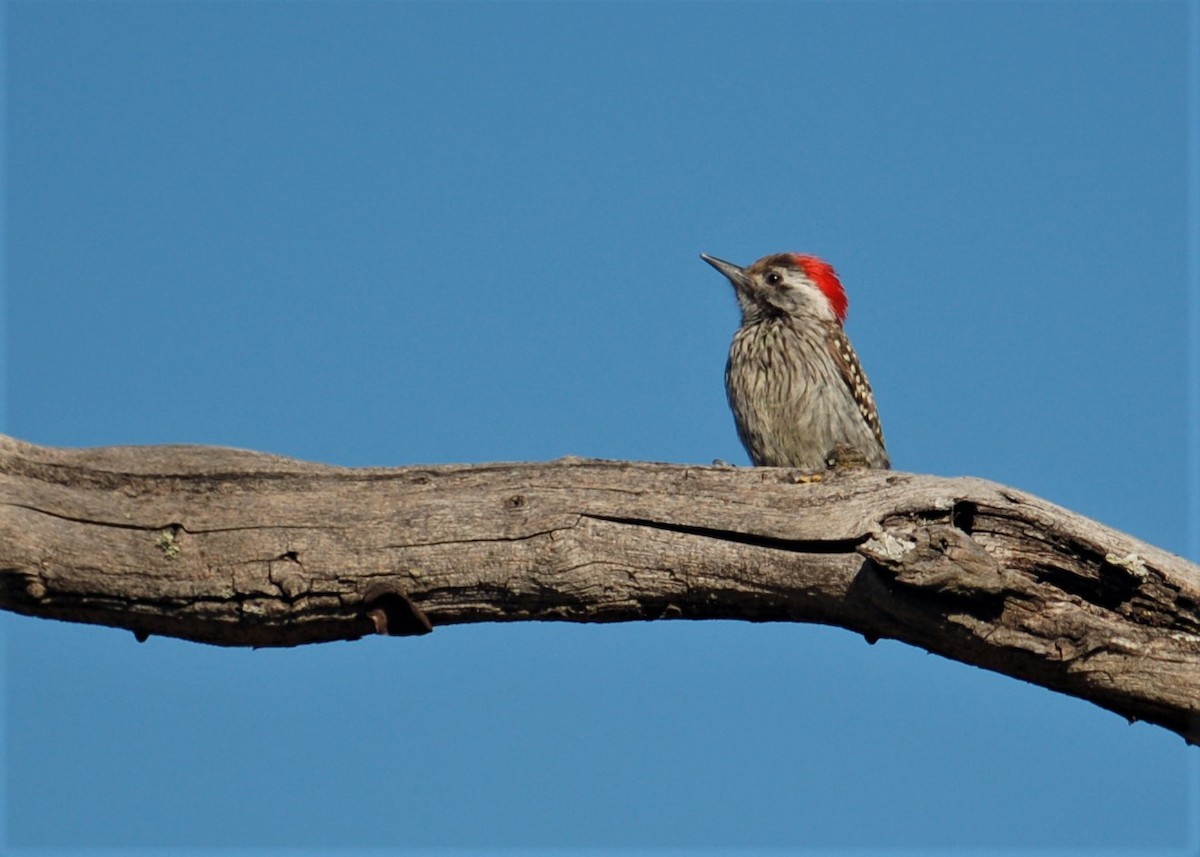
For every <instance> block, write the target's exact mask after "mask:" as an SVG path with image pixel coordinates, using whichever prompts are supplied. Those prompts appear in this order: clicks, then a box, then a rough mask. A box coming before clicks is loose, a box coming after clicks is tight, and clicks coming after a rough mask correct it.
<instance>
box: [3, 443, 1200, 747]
mask: <svg viewBox="0 0 1200 857" xmlns="http://www.w3.org/2000/svg"><path fill="white" fill-rule="evenodd" d="M0 607H2V608H4V609H6V610H10V611H13V612H16V613H23V614H26V615H30V616H41V617H46V618H55V619H64V620H68V621H74V622H91V623H96V624H101V625H111V626H114V627H120V628H128V629H130V630H132V631H133V632H134V633H135V634H137V635H138V636H139V638H144V637H145V636H146V635H149V634H162V635H166V636H172V637H181V638H183V639H187V640H196V641H200V642H206V643H215V644H218V645H230V646H291V645H297V644H300V643H317V642H324V641H327V640H346V639H357V638H359V637H361V636H363V635H365V634H372V633H390V634H397V635H403V634H414V633H425V632H427V631H429V630H430V629H431V628H432V627H436V626H441V625H452V624H456V623H462V622H493V621H518V620H531V619H537V620H546V619H551V620H563V621H572V622H616V621H631V620H647V619H662V618H686V619H718V618H720V619H744V620H748V621H754V622H765V621H789V622H819V623H824V624H829V625H838V626H841V627H843V628H848V629H850V630H853V631H857V632H858V633H861V634H864V635H865V636H866V637H867V638H868V639H870V640H875V639H877V638H881V637H889V638H894V639H897V640H902V641H904V642H907V643H911V644H912V645H915V646H920V647H923V648H925V649H928V650H929V651H932V652H936V653H938V654H941V655H945V656H946V657H950V658H954V659H955V660H959V661H963V662H965V663H969V664H975V665H977V666H981V667H985V668H987V669H991V670H995V671H997V672H1001V673H1005V674H1007V675H1011V676H1014V677H1017V678H1021V679H1025V680H1027V681H1030V682H1034V683H1036V684H1040V685H1043V686H1045V687H1048V688H1052V689H1054V690H1058V691H1061V692H1063V693H1068V694H1072V695H1074V696H1078V697H1081V698H1084V699H1088V700H1091V701H1092V702H1094V703H1096V704H1097V705H1101V706H1103V707H1105V708H1108V709H1110V710H1112V711H1115V712H1117V713H1119V714H1121V715H1124V716H1126V717H1128V718H1130V719H1135V718H1136V719H1142V720H1148V721H1151V722H1153V723H1157V724H1160V725H1162V726H1164V727H1166V728H1168V729H1171V730H1173V731H1175V732H1178V733H1179V734H1180V735H1182V736H1183V737H1184V738H1186V739H1187V740H1188V741H1189V742H1191V743H1197V742H1200V567H1197V566H1196V565H1194V564H1191V563H1189V562H1187V561H1185V560H1183V559H1181V558H1180V557H1178V556H1175V555H1173V554H1169V553H1167V552H1165V551H1162V550H1159V549H1158V548H1155V547H1152V546H1150V545H1147V544H1144V543H1142V542H1139V541H1137V540H1136V539H1133V538H1131V537H1130V536H1127V535H1124V534H1122V533H1119V532H1116V531H1115V530H1112V529H1109V528H1107V527H1105V526H1103V525H1101V524H1098V523H1096V522H1094V521H1090V520H1088V519H1086V518H1083V517H1081V516H1079V515H1076V514H1073V513H1071V512H1069V511H1067V510H1065V509H1062V508H1059V507H1057V506H1054V505H1052V504H1050V503H1047V502H1045V501H1043V500H1040V499H1038V498H1036V497H1033V496H1031V495H1028V494H1024V493H1022V492H1020V491H1015V490H1012V489H1010V488H1005V487H1003V486H1001V485H997V484H994V483H990V482H985V481H983V480H979V479H969V478H964V479H944V478H939V477H933V476H921V475H915V474H909V473H897V472H894V471H854V472H846V473H832V474H828V475H826V476H825V478H824V479H823V480H822V481H817V482H811V481H806V480H805V478H804V477H803V476H802V475H800V474H797V473H796V472H794V471H791V470H787V469H781V468H742V469H735V468H713V467H693V466H684V465H670V464H649V463H640V462H623V461H595V460H583V459H569V460H560V461H554V462H550V463H546V464H482V465H471V466H447V467H405V468H398V469H382V468H355V469H350V468H338V467H330V466H325V465H319V464H309V463H304V462H299V461H293V460H289V459H285V458H280V457H277V456H272V455H265V454H259V453H252V452H245V451H241V450H232V449H222V448H215V447H196V446H158V447H111V448H98V449H53V448H45V447H38V446H34V445H31V444H27V443H23V442H21V441H17V440H13V439H11V438H6V437H3V436H0Z"/></svg>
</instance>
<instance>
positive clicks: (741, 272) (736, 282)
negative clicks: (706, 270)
mask: <svg viewBox="0 0 1200 857" xmlns="http://www.w3.org/2000/svg"><path fill="white" fill-rule="evenodd" d="M700 258H701V259H703V260H704V261H705V262H708V264H710V265H712V266H713V267H714V268H716V269H717V270H718V271H720V272H721V273H722V274H724V275H725V277H726V278H727V279H728V280H729V282H731V283H733V287H734V288H735V289H737V290H738V291H739V292H742V293H744V294H749V292H750V279H749V278H748V277H747V276H746V271H745V269H744V268H739V267H738V266H737V265H735V264H733V263H732V262H726V261H725V260H724V259H718V258H717V257H716V256H709V255H708V254H707V253H701V254H700Z"/></svg>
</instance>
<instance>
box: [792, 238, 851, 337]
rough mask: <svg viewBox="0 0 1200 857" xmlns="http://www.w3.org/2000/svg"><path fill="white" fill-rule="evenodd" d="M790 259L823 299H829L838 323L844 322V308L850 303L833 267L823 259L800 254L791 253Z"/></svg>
mask: <svg viewBox="0 0 1200 857" xmlns="http://www.w3.org/2000/svg"><path fill="white" fill-rule="evenodd" d="M792 259H793V261H795V263H796V267H797V268H799V269H800V270H801V271H803V272H804V274H805V276H807V277H808V278H809V279H810V280H812V281H813V283H814V284H816V287H817V288H818V289H820V290H821V291H822V292H823V293H824V294H825V297H826V298H828V299H829V306H830V308H831V309H832V310H833V314H834V315H836V316H837V320H838V323H839V324H840V323H841V322H844V321H845V320H846V308H847V307H848V306H849V304H850V302H849V301H848V300H847V299H846V290H845V289H844V288H842V281H841V280H839V279H838V275H837V272H836V271H834V270H833V265H830V264H829V263H828V262H826V261H825V260H824V259H818V258H817V257H816V256H805V255H804V254H802V253H793V254H792Z"/></svg>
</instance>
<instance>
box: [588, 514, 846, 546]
mask: <svg viewBox="0 0 1200 857" xmlns="http://www.w3.org/2000/svg"><path fill="white" fill-rule="evenodd" d="M581 517H584V518H591V519H592V520H595V521H607V522H609V523H610V524H625V525H628V526H633V527H649V528H650V529H653V530H665V531H666V532H670V533H682V534H684V535H688V536H700V537H701V538H706V539H718V540H720V541H724V542H732V543H734V544H742V545H750V546H752V547H760V548H770V549H771V550H782V551H789V552H791V553H809V554H852V553H854V552H855V551H856V550H857V549H858V546H859V545H861V544H862V543H863V542H865V541H866V540H867V539H868V538H869V536H858V537H855V538H849V539H784V538H779V537H777V536H762V535H756V534H754V533H741V532H737V531H735V530H722V529H719V528H716V527H700V526H695V525H693V524H676V523H672V522H670V521H655V520H652V519H650V518H631V517H625V516H621V515H601V514H596V513H594V512H584V513H583V514H582V515H581Z"/></svg>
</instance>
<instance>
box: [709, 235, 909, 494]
mask: <svg viewBox="0 0 1200 857" xmlns="http://www.w3.org/2000/svg"><path fill="white" fill-rule="evenodd" d="M700 258H701V259H703V260H704V261H705V262H707V263H708V264H710V265H712V266H713V267H714V268H716V269H717V270H718V271H719V272H720V273H722V274H723V275H724V276H725V277H726V279H728V280H729V282H730V283H731V284H732V285H733V289H734V293H735V294H736V296H737V301H738V305H739V307H740V308H741V311H742V323H741V326H740V327H739V328H738V330H737V332H736V333H735V334H734V335H733V342H732V343H731V344H730V346H729V360H728V362H727V363H726V364H725V392H726V394H727V396H728V397H729V407H730V409H731V410H732V411H733V417H734V421H735V422H736V424H737V433H738V437H739V439H740V440H741V442H742V445H743V446H744V447H745V448H746V452H747V453H748V454H749V456H750V460H751V461H752V462H753V463H754V464H755V465H756V466H759V467H791V468H797V469H801V470H805V471H809V472H817V471H823V470H827V469H831V468H836V469H841V468H845V467H868V468H881V469H886V468H890V467H891V459H890V458H889V457H888V454H887V448H886V446H885V444H884V441H883V428H882V426H881V425H880V422H879V411H878V409H877V408H876V406H875V396H874V394H873V393H872V392H871V384H870V382H868V381H867V376H866V373H865V372H864V371H863V368H862V365H861V364H860V363H859V360H858V355H857V354H855V352H854V348H853V346H851V345H850V340H849V338H848V337H847V336H846V331H845V329H844V328H843V324H844V323H845V321H846V310H847V307H848V305H849V303H848V301H847V298H846V290H845V289H844V288H843V287H842V282H841V280H840V279H838V275H837V273H836V272H835V271H834V269H833V266H832V265H830V264H829V263H828V262H825V261H824V260H822V259H819V258H817V257H816V256H809V255H805V254H801V253H775V254H772V255H770V256H764V257H763V258H761V259H759V260H758V261H757V262H755V263H754V264H752V265H749V266H748V267H745V268H740V267H738V266H737V265H735V264H733V263H732V262H726V261H724V260H723V259H718V258H716V257H715V256H709V255H708V254H706V253H701V254H700Z"/></svg>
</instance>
